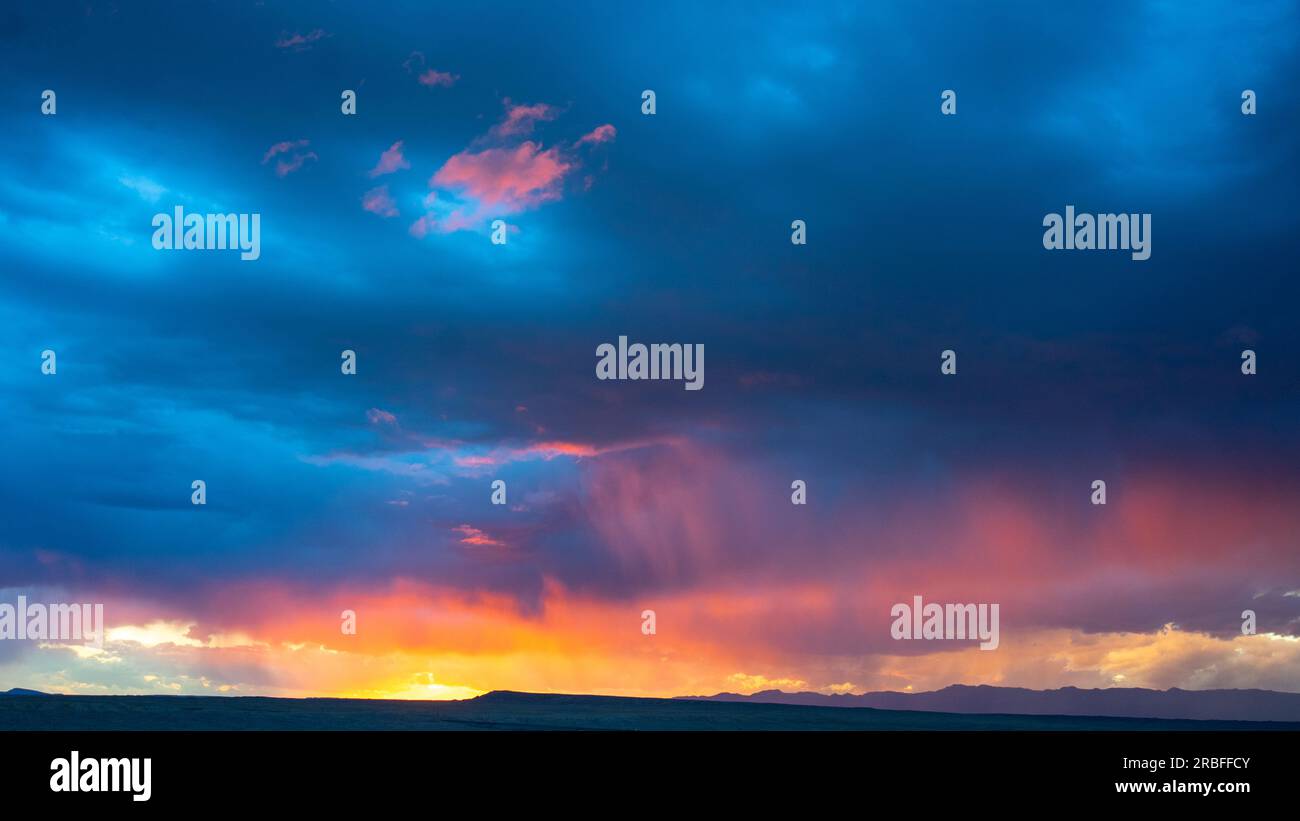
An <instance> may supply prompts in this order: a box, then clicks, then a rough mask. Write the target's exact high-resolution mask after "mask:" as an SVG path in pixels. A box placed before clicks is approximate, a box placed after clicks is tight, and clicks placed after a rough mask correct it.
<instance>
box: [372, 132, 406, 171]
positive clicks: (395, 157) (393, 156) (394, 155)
mask: <svg viewBox="0 0 1300 821" xmlns="http://www.w3.org/2000/svg"><path fill="white" fill-rule="evenodd" d="M402 143H403V140H398V141H397V142H395V143H393V144H392V145H391V146H389V148H388V150H387V151H385V152H384V153H382V154H380V155H379V164H378V165H376V166H375V167H374V168H372V169H370V176H371V177H382V176H383V175H384V174H392V173H394V172H396V171H401V170H403V169H406V168H410V167H411V164H410V163H409V162H407V160H406V157H404V156H402Z"/></svg>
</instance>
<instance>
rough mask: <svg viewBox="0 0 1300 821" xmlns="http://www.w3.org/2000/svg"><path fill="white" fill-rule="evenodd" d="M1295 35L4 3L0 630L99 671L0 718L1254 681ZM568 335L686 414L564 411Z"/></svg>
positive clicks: (1290, 206)
mask: <svg viewBox="0 0 1300 821" xmlns="http://www.w3.org/2000/svg"><path fill="white" fill-rule="evenodd" d="M1298 14H1300V12H1298V11H1297V7H1296V5H1295V4H1294V3H1292V2H1259V3H1234V4H1217V3H1215V4H1210V3H1173V2H1097V3H1090V4H1086V5H1080V6H1078V7H1073V8H1068V7H1058V6H1053V7H1050V8H1048V7H1044V6H1043V5H1042V4H1040V3H1030V2H1010V3H1002V4H998V5H997V7H990V6H987V5H986V4H974V3H955V2H954V3H934V4H924V5H918V4H914V3H905V2H899V3H869V4H857V3H852V4H850V3H844V4H841V3H834V2H819V3H813V4H800V5H796V6H791V5H790V4H776V3H763V2H748V3H720V4H711V5H710V6H708V7H701V6H699V5H698V4H688V3H675V2H670V3H654V4H648V5H647V4H621V3H620V4H595V3H590V4H588V3H562V4H558V5H557V4H516V3H492V4H487V5H482V4H428V3H414V2H409V3H402V2H399V3H392V4H384V5H382V6H376V5H374V4H368V3H364V4H363V3H343V2H336V3H328V4H327V3H312V2H299V3H276V4H260V3H258V4H242V3H194V4H185V5H184V6H177V5H175V4H164V3H151V2H150V3H104V2H78V3H62V2H53V3H48V4H22V5H19V6H10V7H7V8H5V9H4V10H3V11H2V12H0V40H2V41H3V42H2V44H0V45H2V48H0V67H2V68H3V76H4V82H3V83H0V112H3V113H0V118H3V120H2V123H0V125H2V127H3V133H4V140H3V151H0V249H2V250H0V259H2V260H3V264H2V265H0V414H2V418H3V419H4V422H5V427H6V431H7V435H6V437H5V441H4V446H3V449H2V452H3V456H2V457H0V465H2V468H0V602H10V603H14V602H16V599H17V596H19V595H24V596H26V597H27V598H28V600H30V601H42V602H97V603H103V604H104V608H105V619H106V622H107V626H108V630H107V639H106V641H105V643H104V647H103V648H96V647H86V646H83V645H80V644H77V643H59V642H39V641H30V640H29V641H19V640H11V641H0V688H7V687H30V688H35V689H40V690H45V691H50V692H64V693H86V694H117V693H180V694H212V695H216V694H227V695H276V696H356V697H384V698H460V697H466V696H472V695H475V694H478V693H481V692H486V691H489V690H494V689H511V690H527V691H545V692H581V693H601V694H614V695H632V696H674V695H687V694H708V693H715V692H719V691H731V692H742V693H750V692H755V691H758V690H763V689H769V688H780V689H785V690H816V691H820V692H825V693H835V692H858V693H860V692H865V691H872V690H885V689H889V690H912V691H921V690H931V689H937V688H940V687H944V686H947V685H950V684H955V683H964V684H995V685H1005V686H1021V687H1033V688H1052V687H1061V686H1078V687H1110V686H1141V687H1155V688H1168V687H1182V688H1186V689H1206V688H1218V687H1260V688H1266V689H1275V690H1286V691H1292V692H1296V691H1300V468H1297V465H1300V427H1298V426H1297V424H1296V422H1297V420H1298V419H1300V330H1298V328H1300V323H1298V322H1297V315H1296V306H1297V305H1298V304H1300V301H1298V299H1297V298H1298V297H1300V283H1298V281H1297V277H1296V273H1297V270H1298V269H1300V266H1298V265H1297V259H1300V219H1298V218H1297V214H1298V212H1300V185H1298V184H1297V182H1298V181H1300V173H1298V172H1297V162H1298V161H1300V117H1298V116H1297V101H1296V96H1295V82H1294V81H1295V78H1296V77H1297V76H1300V53H1298V50H1297V49H1298V47H1297V32H1298V31H1300V19H1298ZM45 89H50V90H53V91H55V92H56V94H57V110H56V113H55V114H53V115H43V114H42V113H41V95H42V91H43V90H45ZM345 89H350V90H353V91H354V92H355V94H356V113H355V114H354V115H345V114H344V113H342V111H341V95H342V92H343V91H344V90H345ZM647 89H649V90H653V91H654V92H655V99H656V110H655V113H654V114H653V115H647V114H644V113H643V112H642V92H643V91H645V90H647ZM945 89H952V90H954V91H956V93H957V113H956V114H955V115H953V116H945V115H943V114H942V113H941V110H940V103H941V99H940V95H941V92H943V91H944V90H945ZM1243 89H1251V90H1253V91H1254V92H1255V93H1256V95H1257V101H1258V111H1257V113H1256V114H1255V115H1253V116H1244V115H1243V114H1242V113H1241V110H1240V106H1241V93H1242V90H1243ZM1067 205H1073V206H1075V207H1076V209H1077V210H1078V211H1080V212H1089V213H1103V212H1122V213H1128V212H1132V213H1150V214H1151V215H1152V254H1151V257H1150V259H1148V260H1145V261H1135V260H1133V259H1131V258H1130V255H1129V254H1127V253H1124V252H1108V251H1091V252H1085V251H1048V250H1046V249H1044V247H1043V242H1042V239H1043V227H1042V226H1043V222H1042V221H1043V218H1044V215H1046V214H1049V213H1063V212H1064V209H1065V207H1066V206H1067ZM176 206H181V207H183V208H184V209H185V210H186V211H187V212H194V213H227V212H229V213H249V214H251V213H257V214H259V215H260V226H261V253H260V257H259V258H258V259H257V260H252V261H244V260H241V259H240V258H239V255H238V254H237V253H234V252H229V251H218V250H213V251H174V250H171V251H169V250H156V249H155V248H154V247H153V244H152V242H151V237H152V235H153V226H152V224H151V220H152V219H153V217H154V215H155V214H158V213H168V214H170V213H172V209H173V208H174V207H176ZM498 219H500V220H502V221H503V222H504V223H505V224H506V226H507V229H506V238H507V241H506V242H505V244H494V243H493V242H492V241H491V239H490V235H491V232H492V230H491V224H492V222H493V221H494V220H498ZM793 220H804V221H805V224H806V226H807V242H806V244H803V245H797V244H794V243H792V242H791V223H792V221H793ZM620 335H625V336H628V337H629V339H630V340H631V341H634V342H635V341H640V342H644V343H651V342H664V343H684V344H702V345H703V346H704V348H705V349H706V350H707V357H706V360H705V382H704V388H703V389H702V390H698V391H687V390H683V386H682V385H681V384H680V383H678V382H674V381H653V382H652V381H602V380H598V379H597V378H596V373H595V366H596V362H597V357H596V354H595V351H596V349H597V347H598V346H599V345H601V344H603V343H610V342H616V340H617V338H618V337H619V336H620ZM1244 349H1251V350H1254V351H1255V352H1256V354H1257V362H1258V372H1257V373H1255V374H1253V375H1245V374H1243V373H1242V371H1241V352H1242V351H1243V350H1244ZM46 350H53V351H55V352H56V354H57V372H56V373H55V374H53V375H50V374H45V373H43V372H42V352H43V351H46ZM344 350H351V351H354V352H355V353H356V361H357V370H356V373H355V374H353V375H345V374H343V373H342V372H341V367H340V363H341V352H342V351H344ZM945 350H952V351H955V352H956V355H957V373H955V374H951V375H947V374H943V373H941V371H940V354H941V352H942V351H945ZM196 479H198V480H202V481H204V482H205V483H206V504H204V505H194V504H192V503H191V493H192V490H191V483H192V482H193V481H194V480H196ZM496 480H502V481H504V482H505V483H506V487H507V503H506V504H504V505H494V504H492V502H491V494H492V490H491V485H492V483H493V482H494V481H496ZM795 480H801V481H803V482H805V483H806V487H807V503H806V504H804V505H795V504H792V502H791V493H792V491H791V484H792V482H794V481H795ZM1096 480H1102V481H1104V482H1105V483H1106V488H1107V501H1106V504H1105V505H1096V504H1093V503H1092V497H1093V489H1092V485H1093V482H1094V481H1096ZM916 595H920V596H923V597H924V600H925V601H927V602H941V603H942V602H949V603H966V602H970V603H975V602H980V603H997V604H998V605H999V608H1000V633H1001V637H1000V643H999V646H998V648H997V649H996V650H981V649H980V648H979V647H978V644H977V643H976V642H971V641H961V640H955V641H899V640H895V639H893V638H892V637H891V632H890V626H891V622H892V621H893V619H892V618H891V615H890V613H891V607H892V606H893V605H894V604H895V603H899V602H911V601H912V597H913V596H916ZM647 609H649V610H653V611H654V612H655V622H656V627H655V633H654V634H653V635H646V634H645V633H643V630H642V626H643V619H642V613H643V611H645V610H647ZM1247 609H1249V610H1253V611H1255V613H1256V614H1257V632H1256V633H1255V634H1254V635H1244V634H1243V631H1242V613H1243V611H1244V610H1247ZM344 610H351V611H353V612H354V613H355V614H356V632H355V634H347V633H345V632H343V629H342V628H341V613H342V611H344Z"/></svg>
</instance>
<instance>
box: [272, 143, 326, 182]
mask: <svg viewBox="0 0 1300 821" xmlns="http://www.w3.org/2000/svg"><path fill="white" fill-rule="evenodd" d="M309 145H311V141H310V140H286V141H285V142H279V143H276V144H275V145H273V146H271V147H270V148H268V149H267V150H266V154H265V155H263V157H262V165H266V164H267V163H268V162H270V161H271V159H272V158H273V157H281V158H280V159H278V160H276V161H275V175H276V176H277V177H284V176H288V175H289V174H291V173H293V172H294V171H297V170H298V169H299V168H302V166H303V164H304V163H306V162H307V160H318V159H320V158H319V157H317V156H316V152H315V151H307V150H303V149H306V148H307V146H309ZM281 155H283V156H281Z"/></svg>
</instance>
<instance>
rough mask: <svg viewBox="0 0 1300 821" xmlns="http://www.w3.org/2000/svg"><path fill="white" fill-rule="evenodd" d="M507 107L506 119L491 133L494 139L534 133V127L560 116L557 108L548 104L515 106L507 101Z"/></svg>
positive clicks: (495, 126) (494, 127)
mask: <svg viewBox="0 0 1300 821" xmlns="http://www.w3.org/2000/svg"><path fill="white" fill-rule="evenodd" d="M505 105H506V116H505V119H504V120H502V121H501V122H499V123H497V124H496V125H494V126H493V127H492V131H491V132H490V133H491V134H492V136H494V137H513V136H518V135H523V134H531V133H532V132H533V126H534V125H536V124H537V123H538V122H547V121H550V120H554V119H555V118H556V117H558V116H560V111H559V109H557V108H556V107H555V106H552V105H547V104H546V103H536V104H534V105H514V104H512V103H511V102H510V100H508V99H507V100H506V101H505Z"/></svg>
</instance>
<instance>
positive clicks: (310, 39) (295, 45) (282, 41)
mask: <svg viewBox="0 0 1300 821" xmlns="http://www.w3.org/2000/svg"><path fill="white" fill-rule="evenodd" d="M330 36H332V35H330V34H329V33H328V32H326V31H325V30H324V29H312V30H311V31H309V32H307V33H306V34H299V33H297V32H293V33H284V34H281V35H280V38H279V39H278V40H276V41H275V47H276V48H280V49H290V50H292V51H306V50H307V49H309V48H311V47H312V46H313V45H315V44H316V43H317V42H319V41H320V40H323V39H325V38H326V37H330Z"/></svg>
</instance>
